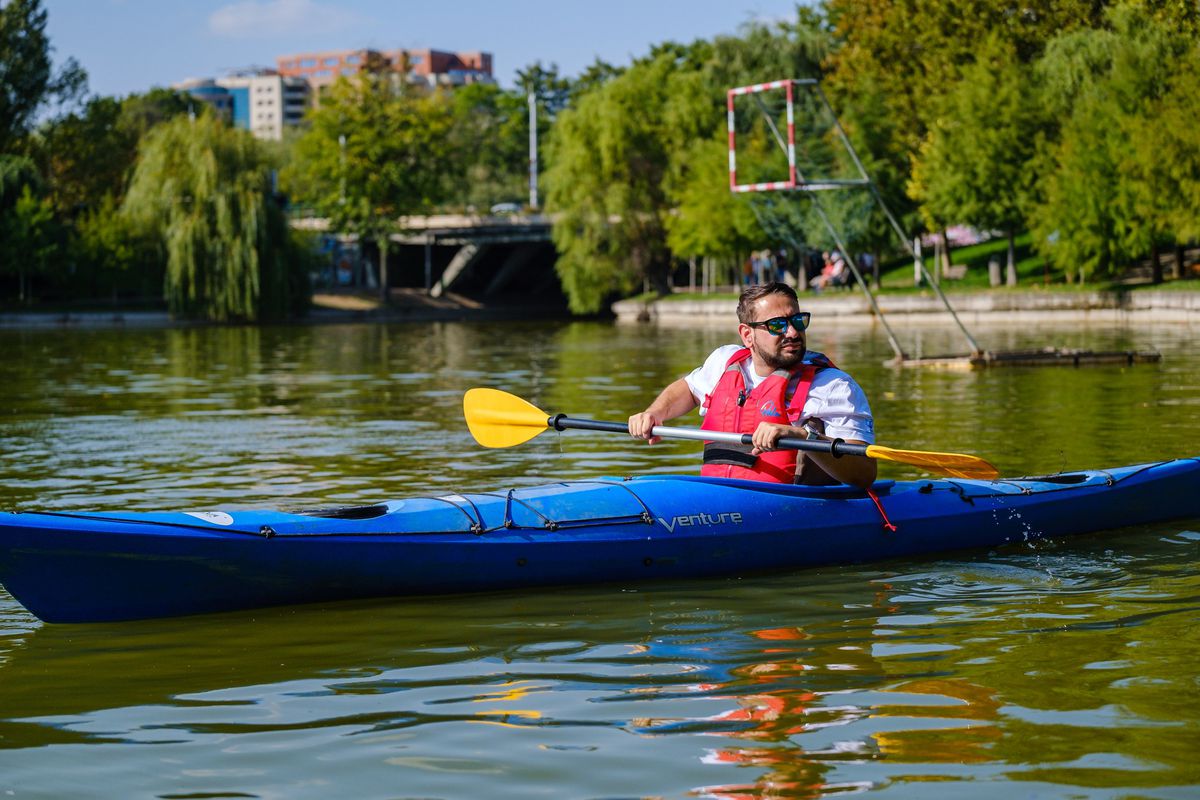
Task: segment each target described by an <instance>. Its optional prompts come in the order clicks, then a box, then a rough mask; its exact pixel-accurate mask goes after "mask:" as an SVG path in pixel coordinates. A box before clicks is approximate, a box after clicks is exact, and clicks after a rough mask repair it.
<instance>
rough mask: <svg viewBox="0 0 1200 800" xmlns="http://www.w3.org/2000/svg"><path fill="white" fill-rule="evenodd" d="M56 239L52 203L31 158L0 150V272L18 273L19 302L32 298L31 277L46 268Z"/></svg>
mask: <svg viewBox="0 0 1200 800" xmlns="http://www.w3.org/2000/svg"><path fill="white" fill-rule="evenodd" d="M58 239H59V235H58V230H57V226H56V224H55V220H54V210H53V206H52V205H51V203H50V202H49V200H47V199H46V198H45V197H44V196H43V190H42V181H41V177H40V176H39V175H38V174H37V170H36V168H35V166H34V164H33V162H32V161H31V160H29V159H28V158H26V157H24V156H9V155H3V154H0V242H3V243H4V246H3V247H0V274H8V275H16V276H17V285H18V290H17V295H18V299H19V300H20V301H21V302H22V303H27V302H29V301H30V300H31V299H32V297H33V288H32V281H31V278H32V276H33V275H36V274H40V273H44V272H46V271H47V270H48V268H49V266H50V263H51V260H52V257H53V255H54V252H55V250H56V248H57V246H58Z"/></svg>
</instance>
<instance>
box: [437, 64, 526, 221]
mask: <svg viewBox="0 0 1200 800" xmlns="http://www.w3.org/2000/svg"><path fill="white" fill-rule="evenodd" d="M453 114H454V124H453V126H452V128H451V132H450V136H451V147H452V148H453V152H454V158H453V159H452V161H453V164H452V165H450V166H451V168H450V169H448V170H447V172H448V176H447V177H448V181H449V186H448V187H447V189H446V196H447V197H451V198H454V199H455V200H457V201H458V202H460V203H462V204H464V205H467V206H474V207H475V208H480V209H485V210H486V209H487V208H489V207H490V206H492V205H493V204H495V203H500V202H510V201H513V200H519V199H520V198H522V197H524V195H525V194H526V189H527V186H528V182H529V172H528V163H529V107H528V101H527V100H526V98H525V96H524V95H523V94H519V93H517V92H509V91H505V90H503V89H501V88H500V87H498V86H495V85H491V84H483V83H475V84H471V85H469V86H464V87H462V88H461V89H458V90H457V91H455V93H454V97H453ZM538 127H539V129H541V128H543V127H545V129H546V131H548V130H549V120H540V121H539V126H538ZM454 167H457V168H454Z"/></svg>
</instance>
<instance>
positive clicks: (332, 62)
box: [321, 56, 338, 67]
mask: <svg viewBox="0 0 1200 800" xmlns="http://www.w3.org/2000/svg"><path fill="white" fill-rule="evenodd" d="M321 63H323V64H324V65H325V66H327V67H336V66H337V65H338V59H337V56H333V57H332V58H327V59H325V60H324V61H323V62H321Z"/></svg>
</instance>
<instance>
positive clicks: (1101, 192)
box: [1033, 3, 1200, 279]
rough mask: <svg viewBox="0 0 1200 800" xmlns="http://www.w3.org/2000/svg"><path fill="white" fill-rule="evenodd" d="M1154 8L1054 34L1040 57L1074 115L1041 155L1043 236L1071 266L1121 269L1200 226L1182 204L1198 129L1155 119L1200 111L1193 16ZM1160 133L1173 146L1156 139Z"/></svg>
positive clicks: (1058, 108) (1048, 94)
mask: <svg viewBox="0 0 1200 800" xmlns="http://www.w3.org/2000/svg"><path fill="white" fill-rule="evenodd" d="M1143 11H1144V9H1143V8H1142V7H1141V6H1140V5H1138V4H1133V3H1129V4H1122V5H1119V6H1116V7H1114V8H1113V9H1111V10H1110V12H1109V14H1108V17H1107V20H1106V21H1107V23H1108V25H1107V27H1104V28H1097V29H1089V30H1083V31H1077V32H1074V33H1071V34H1068V35H1065V36H1063V37H1061V38H1059V39H1057V40H1055V41H1054V42H1053V43H1052V44H1051V46H1050V47H1049V48H1047V51H1046V55H1045V57H1044V58H1043V59H1042V60H1041V62H1040V63H1039V64H1038V70H1039V74H1040V76H1041V81H1042V84H1043V85H1044V87H1045V91H1044V94H1043V102H1044V103H1045V105H1046V108H1047V111H1048V112H1050V113H1052V114H1054V115H1056V116H1058V117H1060V118H1061V119H1062V120H1063V123H1062V128H1061V131H1060V133H1059V135H1058V137H1057V140H1056V141H1055V142H1053V143H1052V144H1050V145H1049V146H1048V147H1047V148H1046V149H1045V151H1044V152H1043V153H1042V154H1041V156H1040V159H1039V169H1038V172H1039V174H1040V175H1042V176H1043V177H1042V179H1041V181H1040V189H1041V194H1042V197H1043V200H1042V202H1041V203H1040V204H1039V205H1038V207H1037V209H1036V210H1035V212H1034V214H1033V229H1034V233H1035V234H1036V238H1035V244H1036V245H1037V247H1038V249H1039V250H1041V251H1042V252H1043V253H1044V254H1045V255H1046V256H1047V257H1048V258H1050V259H1052V260H1053V261H1054V262H1056V263H1057V264H1059V265H1061V267H1062V268H1063V269H1064V270H1066V271H1067V273H1068V275H1078V276H1079V277H1081V278H1084V279H1087V278H1091V277H1096V278H1103V277H1107V276H1111V275H1113V274H1115V273H1116V272H1117V271H1118V270H1119V269H1122V268H1124V267H1125V266H1127V265H1129V264H1130V263H1132V262H1133V261H1135V260H1137V259H1139V258H1141V257H1143V256H1144V255H1146V254H1147V253H1148V252H1152V251H1153V250H1154V249H1155V248H1156V246H1157V244H1158V242H1159V241H1160V240H1161V239H1162V238H1164V237H1165V236H1169V235H1172V234H1175V235H1186V234H1183V233H1182V232H1183V231H1186V230H1194V228H1195V226H1194V225H1189V223H1188V218H1189V215H1192V214H1194V207H1193V208H1191V209H1188V208H1186V207H1185V206H1183V205H1181V204H1180V201H1183V202H1184V203H1186V201H1187V199H1189V197H1188V195H1189V189H1188V187H1189V186H1194V179H1192V178H1189V177H1188V176H1194V175H1195V174H1197V173H1198V171H1200V152H1197V150H1196V148H1195V147H1194V146H1191V145H1190V142H1194V141H1195V136H1194V134H1190V133H1188V132H1187V130H1186V128H1187V127H1190V126H1185V129H1184V130H1181V131H1178V132H1173V133H1155V132H1153V131H1152V130H1151V129H1152V128H1153V127H1154V126H1159V125H1162V124H1163V120H1162V119H1159V118H1158V117H1157V115H1158V114H1163V113H1165V114H1168V116H1169V117H1172V118H1180V117H1182V118H1185V119H1187V118H1193V119H1194V118H1195V116H1196V115H1197V114H1200V107H1198V106H1197V99H1198V98H1197V93H1196V92H1195V90H1194V88H1193V87H1192V86H1191V85H1189V84H1188V83H1187V80H1186V76H1187V75H1188V74H1189V73H1188V70H1187V69H1185V70H1184V71H1183V73H1180V71H1179V70H1178V65H1179V64H1180V63H1181V62H1182V63H1183V64H1184V65H1185V66H1186V65H1189V64H1191V63H1192V62H1193V60H1194V58H1195V57H1194V55H1192V53H1193V51H1194V49H1195V38H1194V35H1193V31H1191V30H1190V29H1189V28H1190V26H1189V25H1186V24H1184V25H1178V24H1170V23H1166V22H1162V21H1160V20H1158V19H1157V18H1156V17H1154V16H1152V15H1146V14H1145V13H1143ZM1156 141H1157V142H1160V143H1161V144H1162V145H1163V147H1164V148H1165V151H1164V152H1154V151H1152V150H1151V148H1150V144H1151V143H1152V142H1156ZM1180 145H1182V146H1180ZM1167 158H1170V159H1172V160H1169V161H1168V160H1166V159H1167ZM1176 159H1177V160H1176ZM1192 191H1193V192H1194V190H1192ZM1192 196H1194V194H1193V195H1192ZM1176 198H1178V200H1176ZM1172 208H1175V209H1178V210H1181V211H1182V214H1178V213H1173V212H1172V211H1171V210H1170V209H1172ZM1192 219H1194V216H1193V217H1192ZM1173 227H1175V228H1176V230H1172V228H1173ZM1155 266H1156V267H1157V264H1156V265H1155ZM1158 275H1159V274H1158V271H1157V269H1156V272H1155V277H1156V278H1157V277H1158Z"/></svg>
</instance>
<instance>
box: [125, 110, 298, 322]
mask: <svg viewBox="0 0 1200 800" xmlns="http://www.w3.org/2000/svg"><path fill="white" fill-rule="evenodd" d="M122 211H123V213H125V214H127V215H129V217H130V218H131V219H132V220H134V221H135V222H136V223H137V224H138V225H141V226H145V228H146V229H148V230H150V231H152V232H153V233H155V234H156V235H157V238H158V240H159V241H160V242H161V244H162V247H163V249H164V250H165V253H166V261H167V270H166V279H165V294H166V299H167V303H168V306H169V308H170V309H171V311H172V313H176V314H182V315H186V316H199V317H203V318H206V319H210V320H216V321H226V320H257V319H259V318H262V317H273V316H279V315H281V314H283V313H284V312H285V311H286V310H287V309H288V307H289V305H290V299H291V298H290V286H289V281H288V257H289V247H288V230H287V224H286V221H285V220H284V217H283V213H282V211H281V210H280V209H279V208H278V207H277V205H276V204H275V201H274V198H273V195H272V192H271V179H270V170H269V168H268V166H267V163H266V161H265V159H264V157H263V154H262V152H261V150H260V148H259V144H258V142H256V141H255V140H254V138H253V137H252V136H251V135H250V134H249V133H248V132H246V131H242V130H238V129H234V128H230V127H228V126H227V125H226V124H225V123H224V122H222V121H221V120H219V119H217V118H216V117H215V116H213V115H211V114H209V113H203V114H201V115H200V116H198V117H196V118H195V119H188V118H187V117H177V118H175V119H172V120H170V121H169V122H165V123H163V124H162V125H160V126H158V127H156V128H154V129H153V130H151V131H150V132H149V133H148V134H147V135H146V136H145V138H144V139H143V140H142V144H141V147H140V152H139V155H138V160H137V165H136V167H135V168H134V174H133V178H132V180H131V182H130V186H129V191H128V193H127V194H126V196H125V201H124V204H123V206H122Z"/></svg>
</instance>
